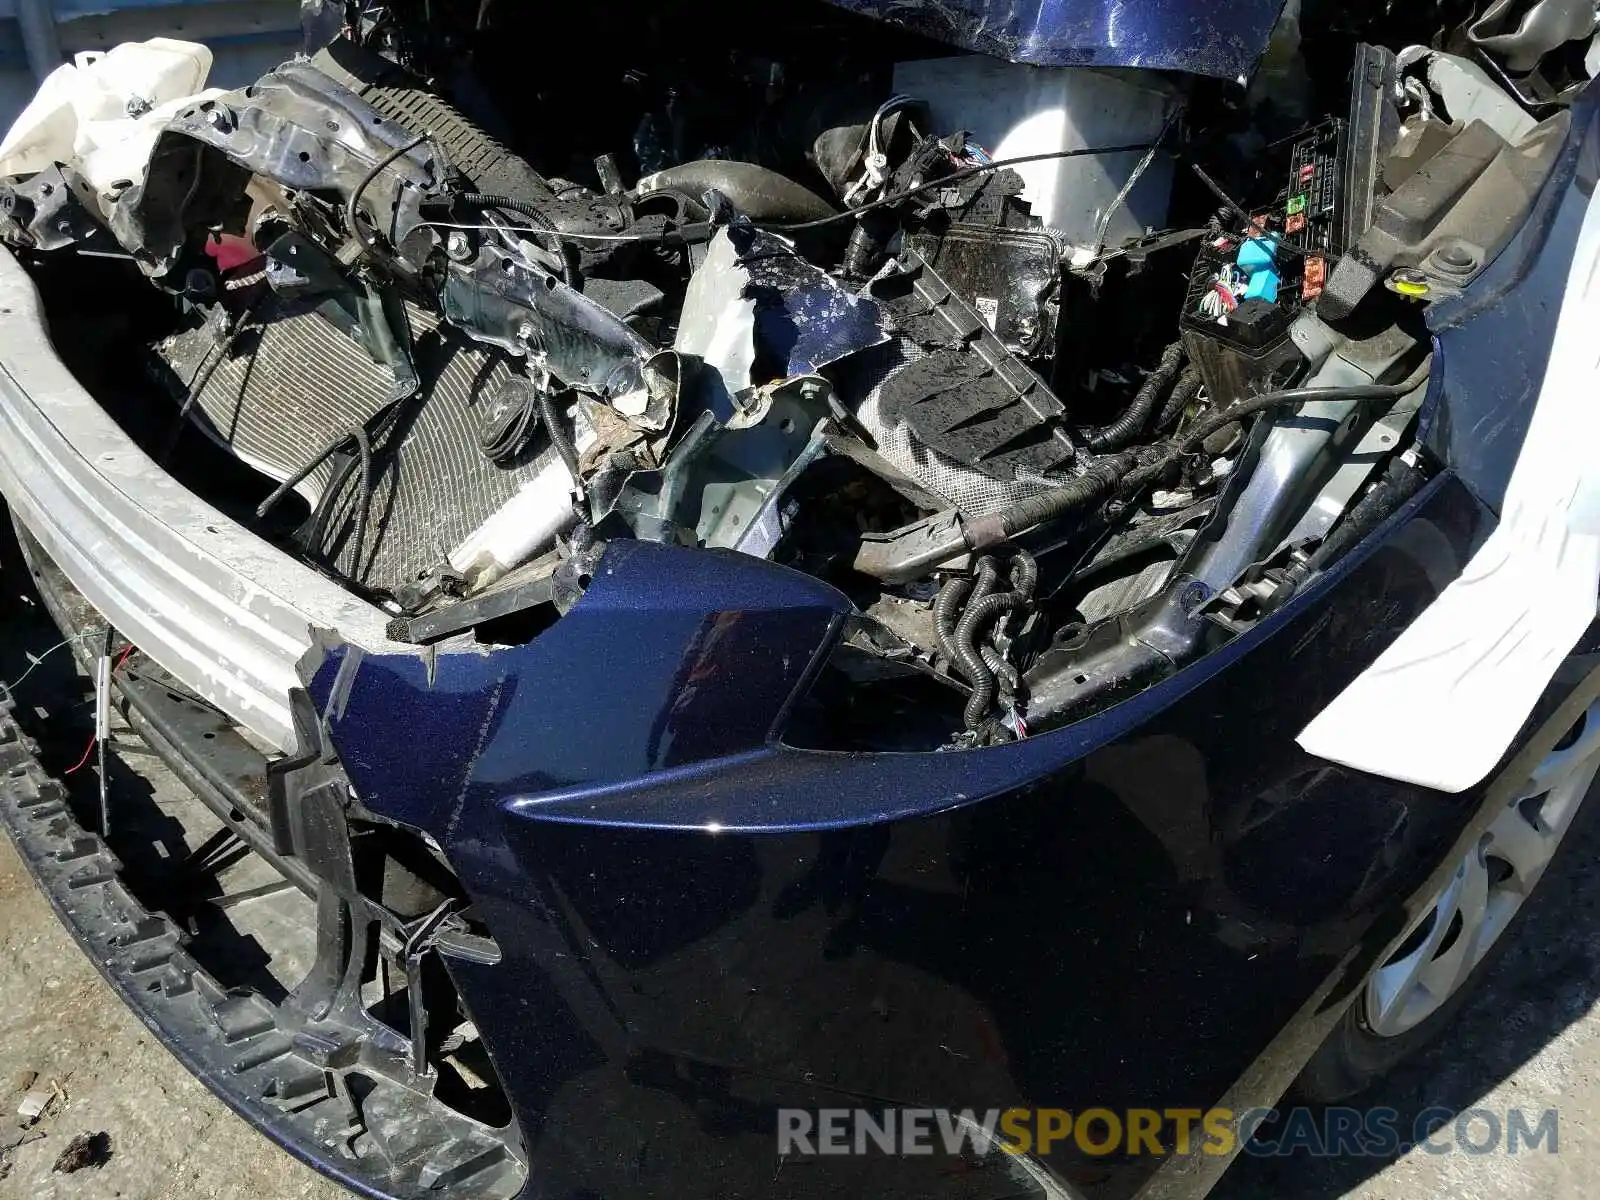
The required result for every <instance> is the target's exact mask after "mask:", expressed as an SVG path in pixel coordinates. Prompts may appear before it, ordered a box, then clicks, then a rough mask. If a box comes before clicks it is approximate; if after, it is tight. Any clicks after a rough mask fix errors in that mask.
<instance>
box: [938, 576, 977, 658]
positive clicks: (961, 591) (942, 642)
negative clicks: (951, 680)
mask: <svg viewBox="0 0 1600 1200" xmlns="http://www.w3.org/2000/svg"><path fill="white" fill-rule="evenodd" d="M971 591H972V580H970V579H962V578H959V577H956V578H952V579H951V580H950V581H949V582H947V583H946V584H945V585H944V587H942V588H940V589H939V598H938V599H937V600H935V601H934V602H933V632H934V636H935V637H937V638H938V639H939V649H940V650H942V651H943V652H944V656H945V658H946V659H947V660H949V661H950V662H951V663H954V662H955V658H956V652H955V643H953V642H952V641H951V640H950V639H951V636H952V635H953V634H954V633H955V631H956V612H957V611H958V610H959V609H960V608H961V604H962V602H963V601H964V600H966V598H967V595H968V593H970V592H971Z"/></svg>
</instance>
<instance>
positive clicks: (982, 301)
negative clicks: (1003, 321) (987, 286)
mask: <svg viewBox="0 0 1600 1200" xmlns="http://www.w3.org/2000/svg"><path fill="white" fill-rule="evenodd" d="M972 307H973V308H975V309H977V310H978V315H979V316H980V317H982V318H983V323H984V324H985V325H987V326H988V327H989V332H990V333H993V332H994V328H995V324H996V323H997V322H998V321H999V320H1000V301H998V300H996V299H995V298H994V297H993V296H979V297H978V299H977V300H976V301H975V302H974V303H973V305H972Z"/></svg>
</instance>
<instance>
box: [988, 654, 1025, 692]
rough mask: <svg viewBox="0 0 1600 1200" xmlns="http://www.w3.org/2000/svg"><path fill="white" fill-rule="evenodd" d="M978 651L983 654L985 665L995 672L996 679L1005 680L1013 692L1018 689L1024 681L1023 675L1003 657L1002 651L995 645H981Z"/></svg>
mask: <svg viewBox="0 0 1600 1200" xmlns="http://www.w3.org/2000/svg"><path fill="white" fill-rule="evenodd" d="M978 653H979V655H981V656H982V658H983V661H984V665H986V666H987V667H988V668H989V670H991V671H993V672H994V674H995V678H996V679H1003V680H1005V683H1006V686H1007V687H1009V688H1010V689H1011V690H1012V691H1013V692H1014V691H1016V690H1017V685H1018V684H1020V683H1021V682H1022V679H1021V676H1019V675H1018V674H1017V669H1016V668H1015V667H1013V666H1012V665H1011V664H1010V663H1008V662H1007V661H1006V660H1005V659H1004V658H1002V657H1001V655H1000V651H998V650H996V649H995V648H994V647H993V646H979V647H978Z"/></svg>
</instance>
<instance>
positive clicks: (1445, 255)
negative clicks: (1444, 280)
mask: <svg viewBox="0 0 1600 1200" xmlns="http://www.w3.org/2000/svg"><path fill="white" fill-rule="evenodd" d="M1434 260H1435V261H1436V262H1437V263H1438V264H1439V266H1440V267H1442V268H1443V269H1444V270H1446V271H1449V272H1450V273H1451V274H1452V275H1467V274H1470V273H1471V272H1472V271H1474V270H1475V269H1476V268H1477V266H1478V256H1477V255H1476V254H1474V253H1473V252H1472V251H1471V250H1469V249H1467V247H1465V246H1462V245H1459V244H1456V245H1449V246H1442V247H1440V248H1439V251H1438V252H1437V253H1436V254H1435V255H1434Z"/></svg>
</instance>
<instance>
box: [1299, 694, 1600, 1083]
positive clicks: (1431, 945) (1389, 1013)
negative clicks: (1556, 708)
mask: <svg viewBox="0 0 1600 1200" xmlns="http://www.w3.org/2000/svg"><path fill="white" fill-rule="evenodd" d="M1597 772H1600V704H1597V705H1595V706H1594V707H1592V708H1590V709H1589V711H1588V712H1586V713H1585V714H1584V715H1583V716H1582V717H1580V718H1579V719H1578V721H1577V722H1576V723H1575V724H1574V725H1573V727H1572V729H1570V730H1568V731H1567V733H1566V735H1565V736H1564V737H1563V738H1562V739H1561V741H1560V742H1558V743H1557V744H1556V747H1555V748H1554V749H1553V750H1552V751H1551V752H1550V753H1549V754H1548V755H1546V756H1545V758H1544V760H1543V761H1542V762H1541V763H1540V764H1539V766H1538V768H1537V769H1536V770H1535V771H1534V773H1533V775H1532V776H1531V777H1530V778H1529V780H1528V781H1527V783H1526V784H1525V785H1524V786H1523V787H1522V788H1520V789H1518V791H1517V793H1516V798H1515V799H1514V800H1513V801H1512V802H1511V803H1510V804H1509V805H1507V807H1506V809H1505V811H1504V812H1502V813H1501V814H1500V815H1499V816H1498V817H1497V818H1496V819H1495V821H1494V822H1492V823H1491V825H1490V827H1489V829H1488V830H1487V831H1486V832H1485V833H1484V835H1483V837H1482V838H1480V839H1479V842H1478V844H1477V845H1475V846H1474V847H1473V848H1472V849H1471V850H1470V851H1469V852H1468V853H1467V855H1466V857H1465V858H1463V859H1462V860H1461V862H1460V864H1459V865H1458V866H1457V868H1456V872H1455V874H1454V875H1453V876H1452V877H1451V878H1450V880H1449V881H1448V882H1447V883H1446V884H1445V885H1444V887H1442V888H1441V889H1440V890H1439V891H1438V892H1436V893H1435V895H1434V896H1433V897H1432V899H1431V900H1430V901H1429V902H1428V903H1427V904H1424V905H1423V906H1422V907H1421V910H1420V912H1421V915H1420V916H1419V917H1418V919H1417V920H1416V921H1414V922H1413V924H1412V925H1411V927H1410V928H1409V929H1408V930H1407V931H1406V933H1405V934H1404V935H1402V936H1401V937H1400V938H1398V939H1397V940H1396V942H1395V944H1394V945H1393V946H1392V947H1391V948H1390V949H1389V950H1388V951H1387V952H1386V953H1385V954H1384V956H1383V957H1382V958H1381V959H1379V961H1378V963H1377V964H1376V965H1375V966H1374V967H1373V969H1372V971H1371V973H1370V974H1369V975H1368V976H1367V978H1366V979H1365V980H1364V981H1363V982H1362V985H1361V989H1360V992H1359V993H1358V995H1357V996H1356V999H1355V1000H1354V1001H1353V1002H1352V1003H1351V1005H1350V1006H1349V1008H1348V1009H1346V1010H1345V1013H1344V1016H1343V1017H1342V1018H1340V1020H1339V1023H1338V1024H1337V1025H1335V1026H1334V1028H1333V1031H1332V1032H1331V1033H1330V1034H1329V1035H1328V1038H1327V1040H1326V1041H1324V1042H1323V1044H1322V1045H1321V1046H1320V1047H1318V1049H1317V1052H1316V1053H1315V1054H1314V1055H1313V1056H1312V1058H1311V1061H1310V1062H1309V1063H1307V1064H1306V1066H1305V1068H1304V1070H1303V1071H1302V1072H1301V1073H1300V1076H1299V1078H1298V1079H1297V1080H1296V1081H1295V1083H1294V1086H1293V1088H1292V1089H1291V1093H1292V1095H1294V1096H1295V1097H1296V1098H1297V1099H1300V1100H1303V1101H1306V1102H1309V1103H1314V1104H1332V1103H1336V1102H1338V1101H1342V1100H1346V1099H1348V1098H1350V1097H1351V1096H1354V1095H1356V1094H1357V1093H1359V1092H1363V1091H1366V1090H1367V1089H1368V1088H1370V1087H1371V1086H1373V1085H1374V1084H1375V1083H1377V1082H1378V1081H1379V1080H1380V1079H1382V1078H1383V1077H1384V1076H1386V1075H1388V1074H1389V1072H1391V1071H1392V1070H1393V1069H1394V1068H1395V1067H1396V1066H1398V1065H1399V1064H1400V1063H1402V1062H1404V1061H1405V1060H1406V1059H1408V1058H1410V1057H1412V1056H1413V1055H1414V1054H1416V1053H1417V1051H1419V1050H1421V1049H1422V1048H1423V1047H1424V1046H1426V1045H1428V1043H1430V1042H1432V1041H1433V1040H1434V1039H1435V1038H1437V1037H1438V1036H1439V1035H1440V1034H1442V1033H1443V1032H1444V1031H1445V1030H1446V1029H1447V1028H1448V1027H1449V1025H1450V1024H1451V1022H1452V1021H1454V1020H1455V1018H1456V1016H1457V1014H1458V1013H1459V1012H1460V1011H1461V1009H1462V1008H1463V1007H1464V1006H1465V1005H1466V1004H1467V1003H1469V1002H1470V1000H1471V997H1472V993H1473V991H1474V990H1475V989H1476V988H1478V987H1479V986H1481V984H1482V982H1483V980H1484V979H1485V978H1486V977H1487V976H1488V975H1489V974H1490V973H1491V971H1492V969H1493V966H1494V963H1495V962H1496V961H1497V960H1498V959H1499V957H1500V956H1501V955H1503V954H1504V953H1505V951H1506V948H1507V947H1508V946H1510V944H1511V943H1512V941H1513V940H1514V939H1515V938H1516V936H1517V935H1518V932H1519V931H1520V928H1521V924H1522V921H1523V918H1524V913H1525V911H1526V904H1525V902H1526V900H1527V898H1528V896H1529V895H1531V894H1532V892H1533V889H1534V888H1535V887H1536V886H1537V885H1538V883H1539V881H1540V880H1541V879H1542V878H1543V876H1544V874H1545V872H1546V870H1547V869H1548V867H1549V866H1550V863H1551V862H1552V861H1554V859H1555V857H1556V855H1557V853H1558V852H1559V849H1560V846H1561V844H1562V843H1563V842H1564V841H1565V840H1566V837H1567V834H1569V833H1570V832H1571V831H1572V829H1573V828H1574V826H1575V825H1576V824H1577V822H1578V820H1579V819H1580V818H1579V814H1580V812H1581V811H1583V810H1584V809H1585V808H1586V807H1587V808H1589V809H1591V810H1592V809H1593V807H1594V806H1593V805H1587V806H1586V805H1585V801H1586V799H1587V797H1588V794H1589V792H1590V790H1591V787H1592V785H1593V783H1594V780H1595V776H1596V774H1597Z"/></svg>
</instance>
